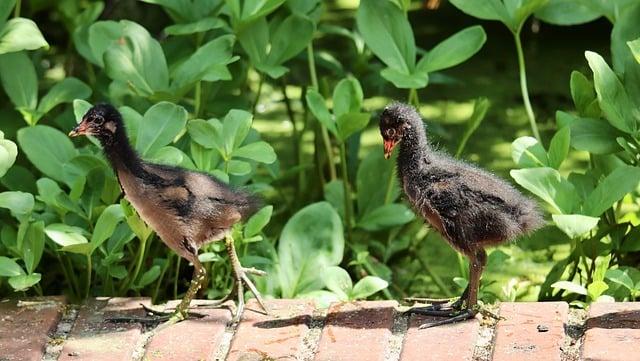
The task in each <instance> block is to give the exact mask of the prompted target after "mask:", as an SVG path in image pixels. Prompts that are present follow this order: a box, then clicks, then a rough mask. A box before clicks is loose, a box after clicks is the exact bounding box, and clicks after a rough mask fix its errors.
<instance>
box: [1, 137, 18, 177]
mask: <svg viewBox="0 0 640 361" xmlns="http://www.w3.org/2000/svg"><path fill="white" fill-rule="evenodd" d="M17 156H18V147H17V146H16V143H14V142H12V141H10V140H8V139H4V133H3V132H2V131H0V178H2V177H3V176H4V175H5V174H7V171H8V170H9V168H11V166H12V165H13V163H15V161H16V157H17Z"/></svg>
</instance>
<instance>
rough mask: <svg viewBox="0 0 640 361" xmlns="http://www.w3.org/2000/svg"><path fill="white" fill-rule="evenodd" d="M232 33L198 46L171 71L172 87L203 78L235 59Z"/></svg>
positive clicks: (177, 87) (188, 83)
mask: <svg viewBox="0 0 640 361" xmlns="http://www.w3.org/2000/svg"><path fill="white" fill-rule="evenodd" d="M234 42H235V37H234V36H233V35H223V36H220V37H218V38H216V39H214V40H212V41H210V42H208V43H206V44H204V45H202V46H200V47H199V48H198V50H196V52H195V53H193V54H192V55H191V56H190V57H189V58H187V60H185V61H184V62H183V63H182V64H180V65H179V66H178V67H177V68H176V69H175V71H174V72H173V75H172V77H173V79H174V81H173V84H172V87H173V88H174V89H180V88H183V87H186V86H190V85H192V84H194V83H195V82H197V81H200V80H203V78H204V77H205V76H206V75H207V74H208V73H209V72H210V71H211V70H212V69H217V67H220V66H225V68H226V65H227V64H229V63H231V62H233V61H234V60H235V59H237V58H234V57H233V54H232V49H233V43H234Z"/></svg>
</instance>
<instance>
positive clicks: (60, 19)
mask: <svg viewBox="0 0 640 361" xmlns="http://www.w3.org/2000/svg"><path fill="white" fill-rule="evenodd" d="M124 3H125V2H123V3H122V4H118V2H109V1H107V2H106V5H105V3H103V2H101V1H89V0H86V1H72V0H69V1H66V0H64V1H59V2H45V1H29V2H24V3H23V2H22V1H21V0H7V1H3V2H2V3H1V4H0V22H1V23H0V80H1V82H2V87H3V89H4V95H2V97H1V98H0V112H1V113H2V115H3V121H2V126H1V127H2V131H3V133H2V134H0V135H2V136H1V137H0V138H1V139H0V176H1V178H0V182H1V184H2V186H1V187H2V192H1V193H0V208H2V209H0V226H1V230H0V236H1V241H0V294H9V293H12V292H26V293H28V294H59V293H64V294H67V295H69V296H70V297H72V298H75V299H81V298H83V297H87V296H90V295H114V296H115V295H135V294H142V295H146V296H150V297H152V298H153V299H154V300H155V301H159V300H164V299H167V298H175V297H178V295H179V293H180V292H181V291H183V289H184V287H185V285H186V283H187V282H188V280H189V276H190V271H189V270H188V269H187V265H185V264H181V260H180V258H179V257H177V256H176V255H175V254H173V253H172V252H170V251H169V250H168V249H167V248H166V247H164V246H163V245H162V244H161V242H160V240H159V239H158V238H157V236H156V235H155V234H154V233H153V232H152V231H151V230H150V229H149V228H148V227H147V226H146V225H145V224H144V222H142V220H141V219H140V218H139V217H138V215H137V214H136V212H135V210H133V208H132V207H131V205H130V204H129V203H128V202H127V200H126V199H125V198H123V195H122V193H121V190H120V188H119V185H118V183H117V180H116V177H115V175H114V173H113V171H112V170H111V168H110V167H109V165H108V164H107V162H106V160H105V158H104V156H103V155H102V153H101V150H100V147H99V145H98V143H97V142H96V141H95V139H88V140H81V141H75V140H74V142H72V141H71V140H70V139H69V138H68V137H67V135H66V132H68V131H69V130H70V129H71V128H72V127H73V126H74V125H75V124H76V122H79V121H80V119H81V117H82V115H83V114H84V113H85V112H86V110H88V109H89V108H90V107H91V105H92V104H93V103H96V102H99V101H109V102H111V103H113V104H115V105H116V106H118V108H119V110H120V112H121V113H122V114H123V117H124V121H125V123H126V126H127V129H128V132H129V136H130V138H131V141H132V143H133V145H134V147H135V149H136V150H137V151H138V152H139V153H140V154H141V155H142V157H143V158H145V159H148V160H152V161H155V162H158V163H165V164H171V165H179V166H182V167H186V168H190V169H195V170H198V171H202V172H207V173H211V174H213V175H214V176H216V177H218V178H220V179H222V180H224V181H225V182H229V183H230V184H232V185H234V186H238V187H246V188H249V189H251V190H252V191H254V192H257V193H259V194H260V195H261V196H262V197H263V198H264V200H265V206H264V207H263V208H262V209H261V210H260V211H259V212H258V213H257V214H255V215H254V216H253V217H252V218H251V219H249V220H248V221H247V222H246V224H244V225H242V226H238V227H237V228H236V229H235V230H234V237H235V239H236V242H237V243H238V249H239V252H240V256H241V258H242V261H243V264H244V265H246V266H254V267H257V268H260V269H264V270H266V271H267V272H268V275H267V276H266V277H263V278H260V279H258V280H256V281H257V283H256V284H257V285H258V287H259V288H260V289H261V291H262V292H263V294H266V295H269V296H272V297H287V298H291V297H314V298H316V299H318V300H321V301H323V302H328V301H330V300H336V299H340V300H351V299H360V298H366V297H369V296H372V295H375V296H374V297H386V298H398V297H402V296H407V295H413V294H416V293H425V294H426V293H429V294H430V295H442V296H449V295H452V294H455V293H456V291H454V289H453V287H454V283H455V287H456V289H457V287H460V288H463V287H464V285H465V284H466V280H465V277H466V274H465V273H466V271H465V266H464V264H463V262H464V261H463V260H462V258H458V259H457V264H454V266H453V267H452V265H451V264H446V265H442V264H441V265H440V267H438V265H437V264H436V265H435V266H436V267H434V265H433V264H432V262H431V261H432V260H434V259H435V261H436V263H437V261H438V260H437V257H436V258H433V257H432V258H431V259H430V260H426V259H425V258H424V257H423V256H422V254H423V251H421V250H422V249H425V248H427V247H430V246H431V247H433V246H434V243H433V242H434V241H433V239H437V238H438V237H439V236H437V235H436V234H435V233H434V232H429V231H428V229H426V228H425V227H424V221H423V220H422V219H420V217H416V216H415V215H414V213H413V212H412V211H411V209H409V208H408V206H407V205H406V204H405V203H404V202H403V200H402V197H401V192H400V189H399V188H398V184H397V180H396V176H395V171H394V169H393V167H394V166H393V165H394V162H393V161H385V160H384V159H383V156H382V149H381V146H380V144H379V143H380V140H379V138H374V139H375V142H376V145H373V146H372V145H370V144H369V145H365V144H364V143H365V140H366V137H365V134H368V133H372V134H373V133H375V132H376V127H377V122H376V119H377V112H378V111H379V110H380V108H381V107H382V106H384V104H385V101H386V100H382V101H380V96H381V95H386V96H390V97H395V98H401V99H406V101H407V102H409V103H411V104H413V105H414V106H416V107H418V108H420V106H421V105H422V103H421V101H420V99H419V94H420V91H421V90H423V89H424V88H426V87H427V86H428V85H430V84H439V85H441V86H445V87H446V86H448V85H450V84H452V83H454V82H455V79H454V80H452V79H453V77H452V76H450V75H447V69H449V68H452V67H455V66H457V65H459V64H462V63H464V62H466V61H469V59H471V58H472V57H473V56H474V55H475V54H476V53H477V52H478V51H479V50H480V49H481V48H482V47H483V46H484V44H485V42H486V41H487V35H486V33H485V30H484V29H483V27H482V26H480V25H473V26H469V27H465V28H451V29H447V33H448V37H446V38H445V39H443V40H442V41H440V42H439V43H437V44H436V45H435V46H433V47H431V48H430V49H422V48H420V47H419V46H417V45H416V38H415V37H414V30H415V21H413V20H412V21H410V19H412V17H411V16H410V15H412V13H419V12H421V11H424V10H422V9H421V8H420V6H419V5H420V4H421V2H413V3H412V2H411V1H410V0H395V1H392V0H366V1H364V0H362V1H361V2H360V4H359V5H358V6H357V7H356V8H354V9H352V10H349V11H346V12H345V11H338V10H337V9H336V8H335V7H336V6H337V5H336V4H327V3H329V2H322V1H319V0H245V1H241V0H143V1H141V2H130V3H126V4H124ZM450 3H451V5H453V6H455V7H456V8H457V9H459V10H461V11H462V12H464V13H466V14H468V15H471V16H473V17H476V18H479V19H482V20H497V21H500V22H502V23H503V24H504V25H505V26H506V27H507V29H508V30H509V32H510V33H511V34H512V35H513V39H514V44H515V54H513V57H514V58H516V59H517V63H518V66H519V68H518V69H519V75H520V78H519V80H520V91H521V94H522V101H523V104H524V109H525V112H526V118H527V119H528V121H529V125H530V127H531V129H530V132H531V134H532V135H533V137H528V136H525V137H519V138H517V139H515V138H516V135H515V134H510V135H508V136H509V137H510V140H513V139H515V140H514V141H513V144H512V156H513V162H514V165H513V167H514V168H517V169H513V170H512V171H511V173H510V174H511V177H512V178H513V180H515V182H516V183H517V184H519V185H520V186H522V188H524V189H525V190H527V191H529V192H530V194H533V195H535V196H536V197H537V198H538V199H539V200H540V204H541V207H542V208H544V209H545V210H546V211H547V212H548V213H550V215H549V216H547V217H546V218H547V219H548V220H549V226H548V227H545V229H543V230H542V231H540V232H539V233H538V234H536V235H534V236H533V238H531V239H529V240H527V241H523V242H529V243H533V244H536V243H537V244H539V245H542V246H543V247H546V246H548V247H549V248H548V251H549V253H546V254H545V255H544V257H545V258H546V260H551V261H553V262H555V264H554V265H553V267H549V268H547V269H545V270H544V272H545V273H548V274H547V276H546V279H544V281H543V282H542V281H539V282H536V281H534V282H533V284H531V283H530V282H525V283H524V286H523V283H522V282H517V280H516V281H515V282H508V283H507V284H500V285H498V286H497V288H496V287H495V285H494V284H493V282H491V280H485V282H484V286H485V287H484V288H483V290H484V292H483V299H484V300H493V299H496V298H498V299H516V298H518V297H527V295H528V294H530V293H531V292H532V291H533V292H535V293H536V294H535V296H537V297H539V298H540V299H550V298H560V297H564V298H566V299H569V300H575V301H576V302H577V304H582V303H583V302H589V301H592V300H595V299H598V298H603V297H604V298H615V299H616V300H623V299H633V298H634V297H635V296H636V295H637V294H638V293H639V292H640V268H638V264H637V259H638V258H637V255H638V252H640V227H639V226H638V224H639V223H640V220H639V219H638V212H639V211H638V209H639V204H640V203H639V201H638V185H639V183H640V131H639V128H640V23H639V22H638V21H637V19H639V18H640V1H637V0H616V1H606V0H576V1H566V0H520V1H516V0H504V1H501V0H450ZM442 6H443V7H444V6H450V5H449V4H443V5H442ZM118 7H119V8H118ZM129 11H130V12H131V14H133V15H132V16H127V13H128V12H129ZM338 13H339V14H341V17H342V18H340V16H337V17H336V16H332V15H336V14H338ZM43 14H47V16H46V17H45V16H43ZM345 14H347V15H346V20H345V19H344V17H345ZM458 14H459V16H460V17H465V16H466V15H464V14H462V13H460V12H458ZM534 17H535V19H534V20H531V19H532V18H534ZM601 17H604V18H606V19H608V20H609V21H610V22H611V23H612V24H613V31H612V35H611V60H610V61H607V60H605V58H604V57H603V56H602V55H599V54H598V53H596V52H592V51H587V52H586V53H585V57H586V62H587V63H588V66H589V68H590V69H591V73H589V74H583V73H581V72H578V71H575V72H573V73H572V74H571V81H570V84H568V85H567V88H569V87H570V90H571V95H572V98H573V101H574V104H575V109H564V110H558V112H557V113H556V122H555V125H553V126H550V127H549V126H547V127H545V128H544V129H543V131H542V132H540V131H539V130H538V128H539V127H538V121H536V118H535V115H534V106H535V102H532V101H531V100H530V97H529V91H528V85H527V74H526V67H525V57H524V52H523V45H522V39H521V34H522V32H523V28H525V24H527V23H528V21H535V22H539V21H543V22H546V23H550V24H559V25H575V24H581V23H586V22H590V21H593V20H595V19H598V18H601ZM29 18H32V19H35V20H36V22H34V21H32V20H30V19H29ZM122 18H126V20H120V19H122ZM40 20H42V21H40ZM412 24H413V25H414V26H412ZM54 27H55V30H53V28H54ZM43 34H44V35H43ZM585 50H589V49H585ZM610 64H611V65H610ZM475 97H477V99H476V100H475V101H473V102H472V104H473V106H472V107H471V109H470V111H469V112H468V115H467V116H465V119H464V122H465V126H464V128H465V129H464V131H463V132H462V134H461V136H460V137H459V139H458V140H457V142H456V143H457V144H455V148H454V149H456V151H455V152H452V153H454V154H455V155H456V156H462V154H463V153H464V150H465V147H466V145H467V143H468V141H470V139H471V141H472V140H473V133H474V132H475V131H476V130H477V129H478V128H479V127H480V125H481V123H482V121H483V119H484V118H485V115H486V114H487V112H488V110H489V108H490V101H491V96H490V94H483V93H482V92H479V93H478V94H475ZM278 111H279V112H278ZM272 113H275V114H278V116H277V117H276V119H273V118H270V117H269V116H268V115H267V114H272ZM283 122H284V123H283ZM282 124H285V125H284V126H283V125H282ZM429 125H430V128H429V129H433V134H434V135H435V136H438V134H440V135H442V134H446V132H447V130H446V127H445V126H443V125H440V124H436V123H429ZM550 128H552V129H550ZM430 135H431V134H430ZM545 143H546V145H545ZM572 157H573V158H580V159H587V160H588V162H586V163H585V164H586V166H577V165H576V164H575V163H573V162H571V163H570V162H568V161H567V160H568V159H571V158H572ZM435 242H438V241H437V240H436V241H435ZM555 251H558V252H555ZM512 256H513V253H512V252H510V251H509V250H508V249H506V248H499V249H496V250H494V251H493V252H492V253H491V254H490V256H489V266H488V267H489V271H491V270H492V269H494V270H496V269H499V268H500V266H501V265H503V264H506V263H508V262H509V261H508V259H509V258H510V257H512ZM200 259H201V261H202V262H203V263H204V264H205V265H206V267H207V269H208V271H209V272H208V274H209V275H210V279H209V281H208V282H209V283H208V285H209V286H208V288H207V290H206V292H207V293H206V296H207V297H210V298H217V297H220V296H221V295H224V294H226V292H227V291H228V290H229V289H230V287H231V277H230V275H229V273H230V266H229V263H228V261H227V259H226V257H225V253H224V246H223V245H222V244H216V243H214V244H211V245H209V246H207V247H206V248H205V249H204V250H203V252H202V253H201V255H200ZM442 262H444V260H442V261H441V263H442ZM443 267H446V269H447V270H448V271H447V272H446V273H445V272H440V271H439V270H441V269H442V268H443ZM418 274H420V275H421V277H418V276H417V275H418ZM352 279H353V281H352ZM452 280H453V282H451V281H452ZM416 281H418V282H416ZM522 287H526V288H528V290H526V291H523V290H522V289H521V288H522ZM423 295H424V294H423Z"/></svg>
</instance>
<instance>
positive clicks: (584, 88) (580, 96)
mask: <svg viewBox="0 0 640 361" xmlns="http://www.w3.org/2000/svg"><path fill="white" fill-rule="evenodd" d="M570 84H571V97H572V98H573V103H574V104H575V106H576V108H577V109H578V111H579V112H580V114H581V115H585V112H586V111H587V109H588V107H589V106H590V104H591V103H592V102H593V101H594V100H595V99H596V98H597V96H596V92H595V89H594V88H593V84H592V83H591V81H589V79H587V77H586V76H584V74H582V73H581V72H579V71H575V70H574V71H573V72H571V82H570Z"/></svg>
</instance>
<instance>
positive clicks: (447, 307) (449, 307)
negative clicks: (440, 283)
mask: <svg viewBox="0 0 640 361" xmlns="http://www.w3.org/2000/svg"><path fill="white" fill-rule="evenodd" d="M405 300H408V301H414V302H424V303H429V305H427V306H418V307H412V308H410V309H409V310H407V311H406V313H410V314H411V313H417V314H425V313H423V312H433V311H437V313H441V312H452V311H460V310H461V309H462V304H463V300H462V298H445V299H434V298H413V297H412V298H405Z"/></svg>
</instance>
